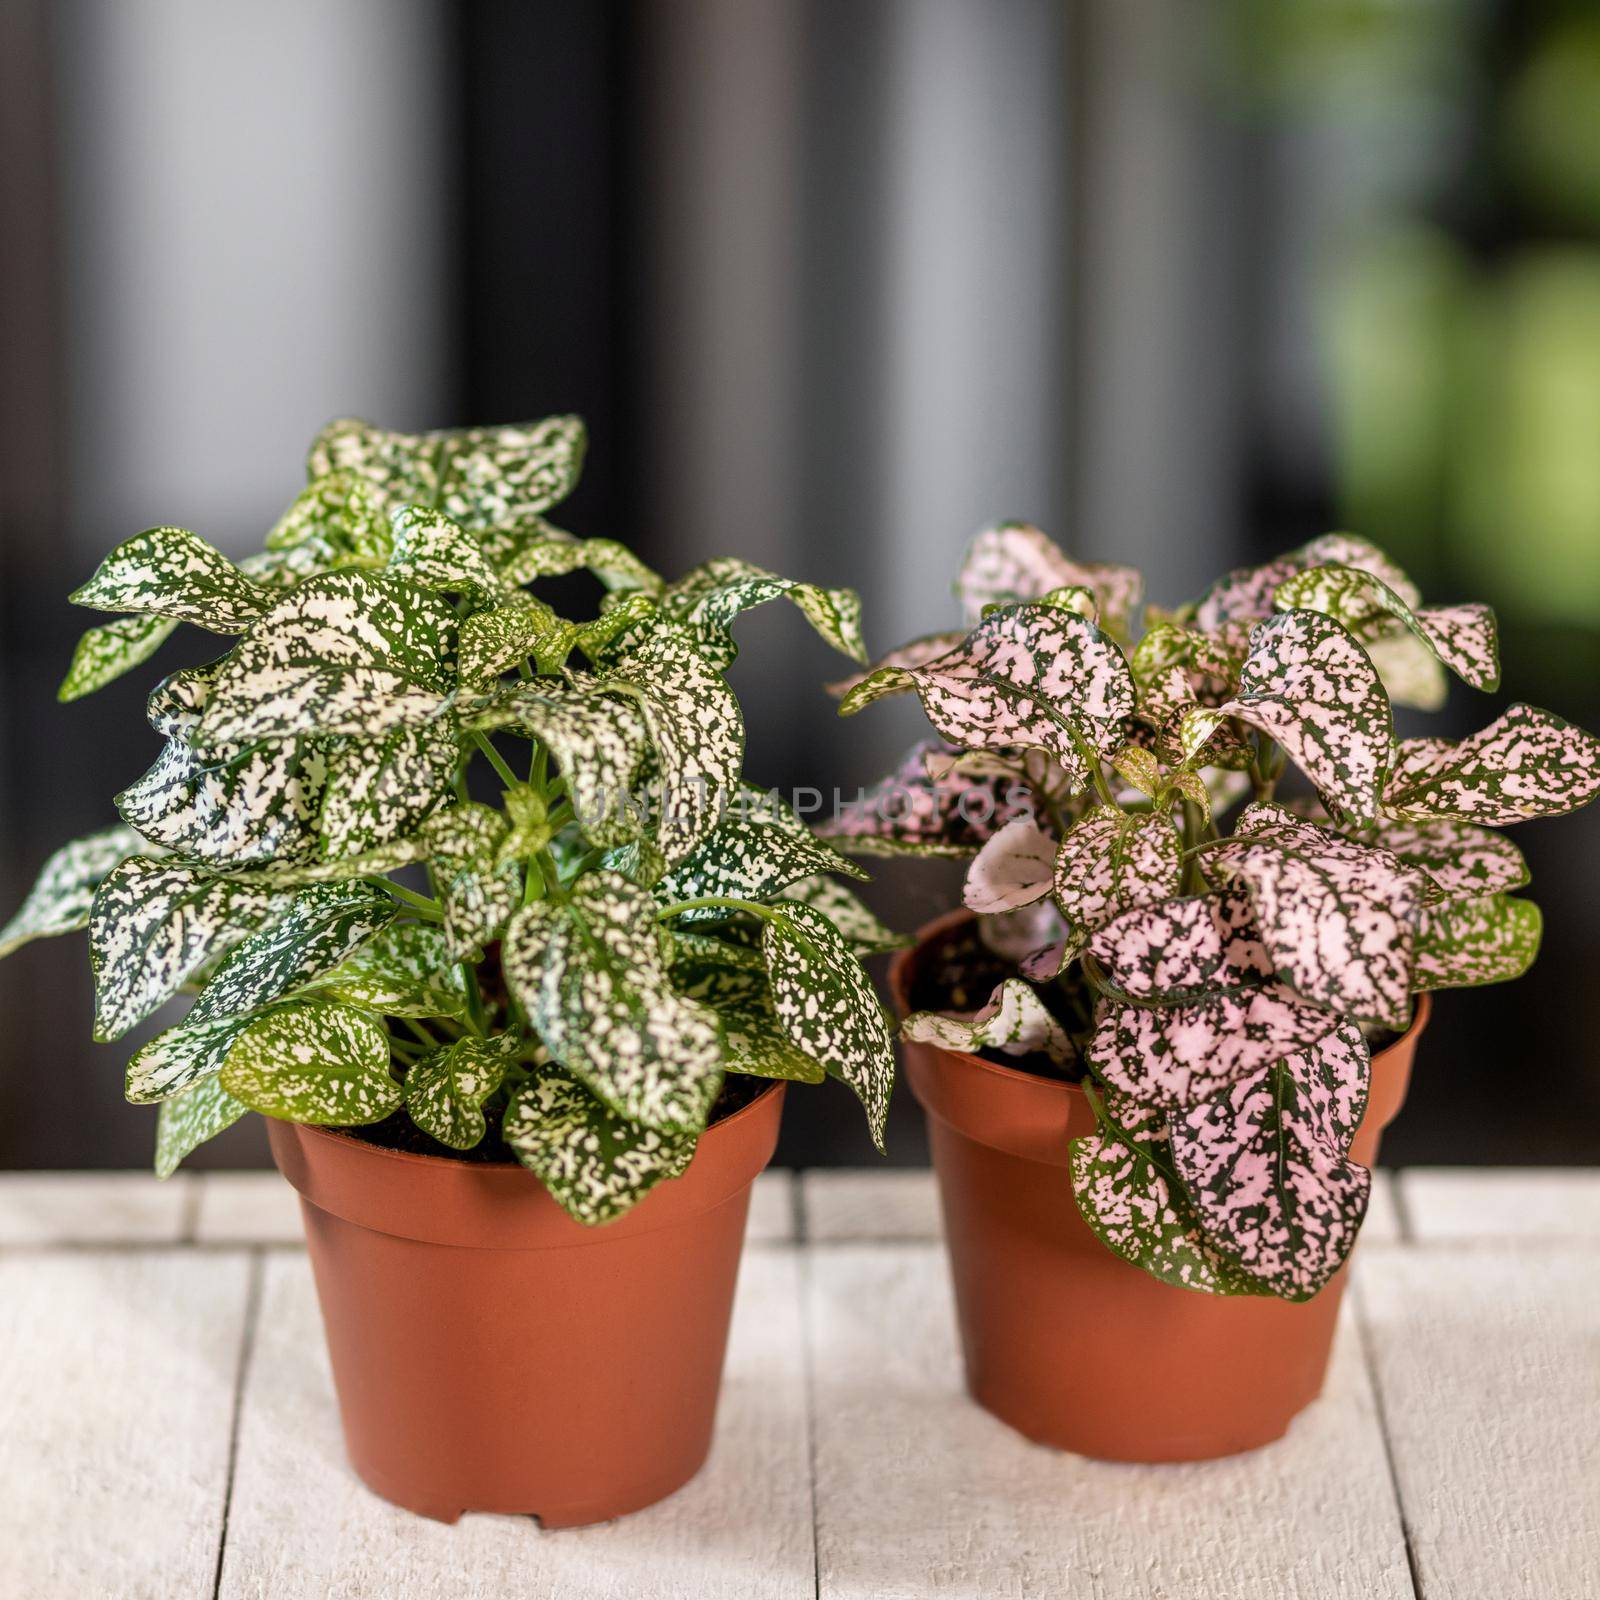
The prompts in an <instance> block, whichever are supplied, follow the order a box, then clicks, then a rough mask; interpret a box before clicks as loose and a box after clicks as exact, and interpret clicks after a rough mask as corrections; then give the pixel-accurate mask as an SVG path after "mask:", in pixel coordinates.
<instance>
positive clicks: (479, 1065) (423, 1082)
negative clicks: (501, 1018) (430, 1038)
mask: <svg viewBox="0 0 1600 1600" xmlns="http://www.w3.org/2000/svg"><path fill="white" fill-rule="evenodd" d="M516 1055H517V1036H516V1035H515V1034H514V1033H502V1034H499V1035H497V1036H496V1037H495V1038H493V1039H457V1040H456V1042H455V1043H454V1044H450V1045H446V1046H445V1047H444V1049H442V1050H436V1051H434V1053H433V1054H432V1055H429V1056H424V1057H423V1058H422V1060H420V1061H419V1062H417V1064H416V1065H415V1066H414V1067H412V1068H411V1070H410V1071H409V1072H407V1073H406V1085H405V1095H406V1112H407V1114H408V1115H409V1116H410V1118H411V1120H412V1121H413V1122H414V1123H416V1125H417V1126H418V1127H419V1128H421V1129H422V1131H423V1132H424V1133H425V1134H427V1135H428V1136H429V1137H430V1138H433V1139H437V1140H438V1141H439V1143H440V1144H444V1145H449V1146H450V1148H451V1149H452V1150H470V1149H472V1147H473V1146H474V1145H476V1144H478V1143H480V1142H481V1141H482V1139H483V1136H484V1134H485V1133H487V1132H488V1131H489V1127H488V1123H487V1122H485V1120H484V1115H483V1103H484V1101H486V1100H487V1099H488V1098H489V1096H490V1095H492V1094H493V1093H494V1092H495V1090H496V1089H498V1088H499V1087H500V1085H501V1084H502V1083H504V1082H505V1076H506V1065H507V1063H508V1062H510V1061H514V1060H515V1059H516Z"/></svg>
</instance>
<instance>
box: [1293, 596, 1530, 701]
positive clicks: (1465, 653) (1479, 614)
mask: <svg viewBox="0 0 1600 1600" xmlns="http://www.w3.org/2000/svg"><path fill="white" fill-rule="evenodd" d="M1273 604H1274V605H1275V606H1276V607H1277V609H1278V610H1279V611H1291V610H1295V609H1305V610H1310V611H1320V612H1323V613H1324V614H1325V615H1327V616H1330V617H1332V618H1333V619H1334V621H1336V622H1338V623H1339V624H1341V625H1342V626H1343V627H1344V628H1345V629H1346V630H1347V631H1348V632H1350V633H1351V634H1353V635H1354V636H1355V637H1356V638H1357V639H1360V640H1363V641H1367V640H1370V639H1375V638H1382V637H1384V636H1386V635H1390V634H1392V633H1393V631H1394V624H1395V623H1396V622H1397V621H1398V622H1399V623H1400V624H1402V625H1403V626H1404V627H1406V628H1407V629H1409V630H1410V631H1411V632H1412V633H1413V634H1415V635H1416V637H1417V638H1419V639H1420V640H1421V641H1422V642H1423V643H1424V644H1425V645H1426V646H1427V647H1428V649H1429V650H1431V651H1432V652H1433V654H1434V655H1435V656H1437V657H1438V659H1439V661H1440V662H1441V663H1442V664H1443V665H1444V666H1446V667H1448V668H1449V669H1450V670H1451V671H1452V672H1454V673H1455V674H1456V676H1457V677H1459V678H1460V679H1462V681H1463V682H1465V683H1469V684H1471V685H1472V686H1473V688H1475V689H1494V688H1496V687H1498V685H1499V682H1500V649H1499V644H1498V641H1497V639H1496V636H1495V625H1494V613H1493V612H1492V611H1491V610H1490V609H1489V608H1488V607H1487V606H1480V605H1464V606H1442V607H1436V608H1433V609H1429V608H1426V607H1424V608H1422V609H1421V610H1413V609H1412V608H1411V607H1410V606H1409V605H1408V604H1407V603H1406V602H1405V601H1404V600H1403V599H1402V598H1401V597H1400V596H1399V595H1398V594H1396V593H1395V592H1394V590H1393V589H1391V588H1390V587H1389V586H1388V584H1386V583H1385V582H1384V581H1383V580H1382V579H1381V578H1379V577H1377V576H1376V575H1375V574H1373V573H1371V572H1365V571H1363V570H1362V569H1361V568H1359V567H1311V568H1309V569H1308V570H1306V571H1305V572H1299V573H1296V574H1295V576H1294V577H1292V578H1290V579H1289V580H1288V582H1286V583H1284V584H1282V585H1281V586H1280V587H1279V589H1278V592H1277V594H1276V595H1275V596H1274V599H1273Z"/></svg>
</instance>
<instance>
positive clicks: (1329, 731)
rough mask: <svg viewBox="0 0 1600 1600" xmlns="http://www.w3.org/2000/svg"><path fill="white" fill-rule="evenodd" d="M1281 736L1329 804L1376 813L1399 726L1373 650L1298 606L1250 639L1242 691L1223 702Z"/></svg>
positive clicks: (1362, 814) (1355, 813)
mask: <svg viewBox="0 0 1600 1600" xmlns="http://www.w3.org/2000/svg"><path fill="white" fill-rule="evenodd" d="M1221 709H1222V710H1223V711H1224V712H1227V713H1228V714H1229V715H1231V716H1236V717H1238V718H1239V719H1240V721H1242V722H1247V723H1249V724H1250V725H1251V726H1252V727H1255V728H1259V729H1260V730H1261V731H1262V732H1263V733H1265V734H1267V735H1268V736H1269V737H1271V738H1273V739H1276V740H1277V741H1278V743H1279V744H1281V745H1282V746H1283V747H1284V749H1285V750H1287V751H1288V753H1289V754H1290V756H1292V757H1293V758H1294V760H1295V761H1296V762H1297V763H1298V764H1299V766H1300V768H1301V770H1302V771H1303V772H1304V773H1305V774H1306V776H1307V777H1308V778H1310V779H1311V781H1312V782H1313V783H1314V784H1316V786H1317V788H1318V789H1319V790H1320V791H1321V793H1322V796H1323V798H1324V800H1326V801H1327V802H1328V803H1329V804H1330V806H1332V807H1335V808H1337V809H1338V810H1340V811H1342V812H1344V813H1346V814H1347V815H1348V816H1350V817H1352V818H1354V819H1357V820H1363V821H1364V820H1366V819H1368V818H1371V817H1374V816H1376V815H1377V812H1378V799H1379V795H1380V793H1381V792H1382V787H1383V775H1384V771H1385V769H1386V767H1387V766H1388V761H1389V750H1390V746H1391V745H1392V743H1393V741H1394V730H1393V725H1392V722H1391V720H1390V715H1389V698H1388V696H1387V695H1386V694H1385V693H1384V691H1383V684H1382V683H1381V682H1380V681H1379V679H1378V671H1377V668H1376V667H1374V666H1373V664H1372V661H1371V659H1370V658H1369V657H1368V655H1367V653H1366V651H1364V650H1363V649H1362V648H1361V646H1360V645H1359V644H1358V643H1357V642H1356V641H1355V640H1354V639H1353V638H1352V637H1351V636H1350V635H1349V634H1348V633H1347V632H1346V631H1345V630H1344V629H1343V628H1341V627H1340V626H1339V624H1338V623H1336V622H1335V621H1334V620H1333V619H1332V618H1331V617H1325V616H1323V615H1322V614H1321V613H1320V612H1317V611H1291V612H1288V613H1287V614H1285V615H1282V616H1277V617H1274V618H1272V620H1271V621H1269V622H1263V623H1262V624H1260V626H1259V627H1257V628H1256V630H1255V632H1254V633H1253V634H1251V636H1250V656H1249V659H1248V660H1247V661H1246V662H1245V664H1244V670H1243V671H1242V672H1241V673H1240V674H1239V692H1238V694H1237V695H1236V696H1235V697H1234V698H1233V699H1232V700H1230V701H1228V702H1227V703H1226V704H1225V705H1223V706H1222V707H1221Z"/></svg>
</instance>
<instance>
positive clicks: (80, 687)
mask: <svg viewBox="0 0 1600 1600" xmlns="http://www.w3.org/2000/svg"><path fill="white" fill-rule="evenodd" d="M177 626H178V624H177V623H176V622H175V621H173V620H172V619H171V618H169V617H148V616H145V617H139V616H135V617H118V618H117V620H116V621H115V622H106V623H102V624H101V626H99V627H98V628H90V629H89V630H88V631H87V632H86V633H85V634H84V636H83V637H82V638H81V639H79V640H78V646H77V648H76V649H75V650H74V651H73V652H72V665H71V666H70V667H68V668H67V675H66V677H65V678H63V679H62V680H61V687H60V688H59V689H57V690H56V699H57V700H60V701H61V702H62V703H63V704H65V703H66V702H67V701H70V700H80V699H82V698H83V696H84V695H86V694H93V693H94V691H95V690H96V689H103V688H104V687H105V686H106V685H107V684H108V683H110V682H112V681H113V680H114V679H116V678H120V677H121V676H122V675H123V673H125V672H131V671H132V670H133V669H134V668H135V667H137V666H140V665H142V664H143V663H144V662H146V661H148V660H149V659H150V657H151V656H153V655H154V654H155V653H156V651H157V650H159V649H160V648H161V646H162V645H164V644H165V643H166V642H167V639H168V638H169V636H170V635H171V633H172V631H173V629H174V628H176V627H177Z"/></svg>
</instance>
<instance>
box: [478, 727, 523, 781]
mask: <svg viewBox="0 0 1600 1600" xmlns="http://www.w3.org/2000/svg"><path fill="white" fill-rule="evenodd" d="M472 737H473V739H474V740H475V741H476V743H477V746H478V748H479V749H480V750H481V751H482V752H483V753H484V754H485V755H486V756H487V757H488V758H489V765H490V766H491V767H493V768H494V770H495V771H496V773H498V774H499V777H500V781H501V782H502V783H508V784H510V785H511V787H512V788H513V789H514V788H516V786H517V775H516V773H514V772H513V771H512V770H511V768H510V767H508V766H507V765H506V763H505V757H504V756H502V755H501V754H500V752H499V751H498V750H496V749H495V747H494V741H493V740H492V739H491V738H489V736H488V735H487V734H484V733H475V734H473V736H472Z"/></svg>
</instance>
